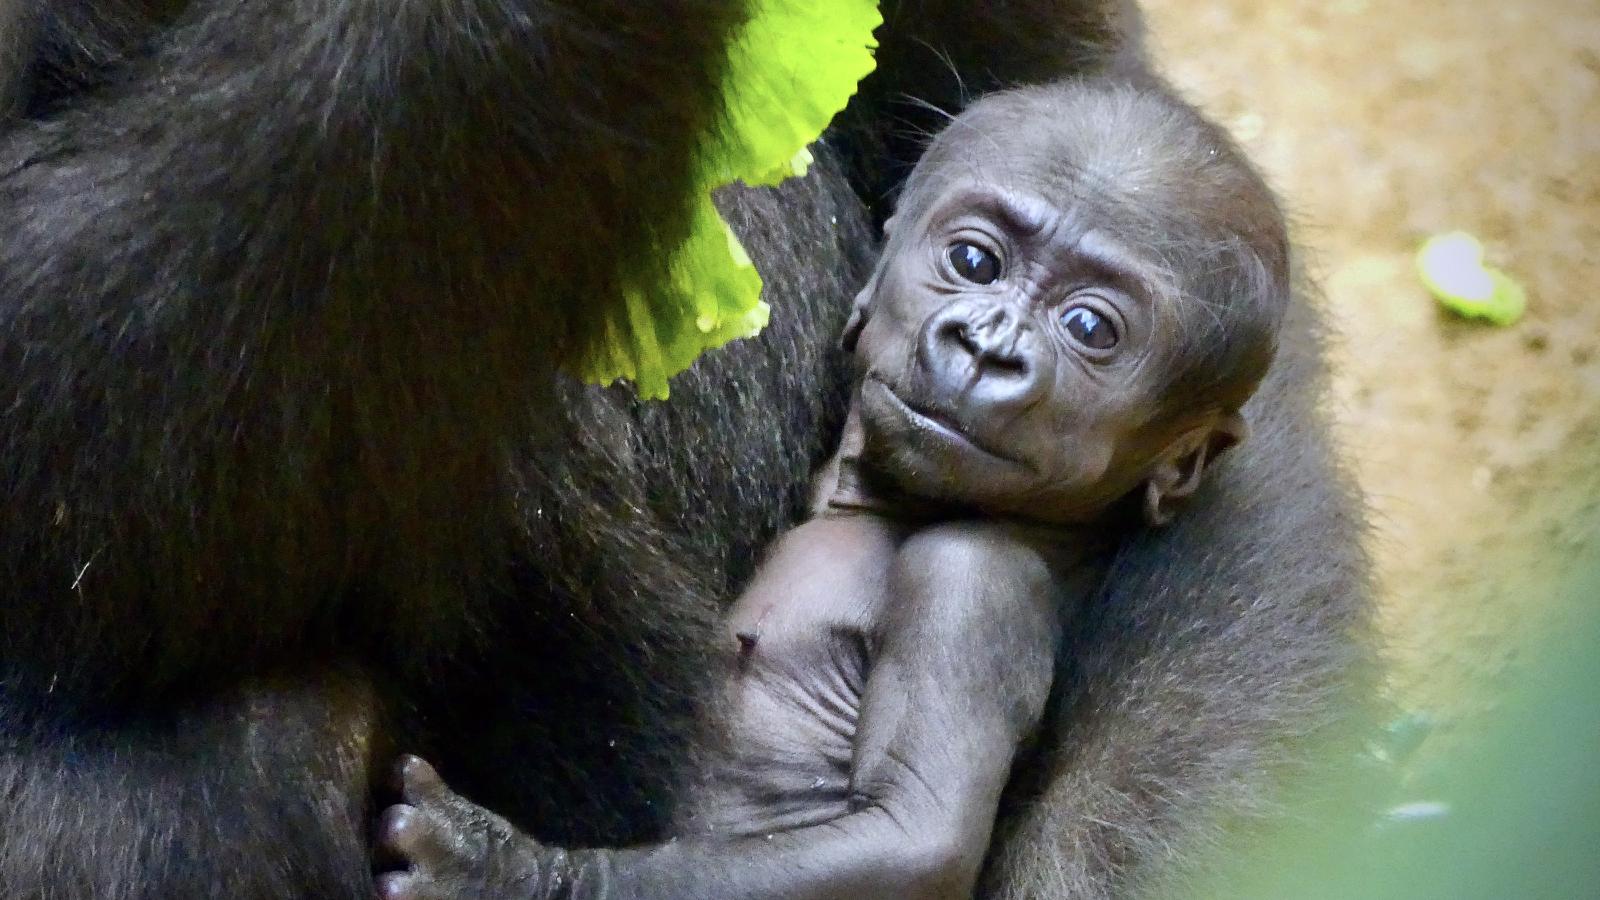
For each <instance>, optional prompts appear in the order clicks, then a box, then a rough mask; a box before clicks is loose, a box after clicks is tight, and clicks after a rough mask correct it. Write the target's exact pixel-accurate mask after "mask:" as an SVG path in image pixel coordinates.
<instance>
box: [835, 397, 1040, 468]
mask: <svg viewBox="0 0 1600 900" xmlns="http://www.w3.org/2000/svg"><path fill="white" fill-rule="evenodd" d="M873 387H876V388H877V389H878V390H881V391H882V392H883V395H884V396H885V397H886V398H888V400H889V403H890V405H892V406H893V407H894V408H895V409H896V410H898V411H899V413H900V415H902V416H904V417H905V419H906V420H907V421H908V422H910V423H911V425H912V427H914V428H917V429H919V430H922V431H926V432H930V433H932V434H935V435H937V436H938V437H941V438H943V439H944V440H946V441H948V442H951V443H956V444H961V445H964V446H966V447H968V448H971V449H972V450H976V451H977V452H979V453H982V454H984V455H985V456H992V457H994V458H995V459H999V460H1004V461H1005V462H1008V463H1011V464H1012V465H1017V466H1022V467H1024V468H1030V467H1029V466H1028V464H1027V463H1026V462H1025V461H1023V460H1020V459H1018V458H1016V457H1015V456H1012V455H1010V454H1008V453H1003V452H1001V451H999V450H996V449H994V448H993V447H990V446H989V445H988V444H986V443H984V442H983V441H981V440H979V439H978V438H977V437H975V436H973V434H972V432H970V431H968V430H967V429H966V427H965V426H963V425H962V424H961V423H960V422H959V421H957V420H956V419H955V417H953V416H951V415H950V414H948V413H945V412H942V411H940V410H937V409H934V408H932V407H929V406H925V405H923V404H921V403H916V404H913V403H911V402H909V401H907V400H905V399H904V398H903V397H901V396H900V394H899V393H898V392H896V391H895V389H894V388H892V387H890V386H889V384H888V382H886V381H884V380H883V379H882V378H880V377H878V376H877V375H875V374H869V375H868V376H867V383H866V385H864V386H863V390H869V389H871V388H873Z"/></svg>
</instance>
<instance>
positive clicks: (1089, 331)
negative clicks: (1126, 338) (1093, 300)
mask: <svg viewBox="0 0 1600 900" xmlns="http://www.w3.org/2000/svg"><path fill="white" fill-rule="evenodd" d="M1061 324H1063V325H1065V326H1066V328H1067V333H1068V334H1070V335H1072V339H1073V340H1075V341H1077V342H1078V343H1080V344H1082V345H1084V346H1085V347H1088V348H1089V349H1090V350H1110V349H1111V348H1112V347H1115V346H1116V345H1117V331H1116V329H1115V328H1112V327H1111V323H1110V322H1107V321H1106V319H1105V317H1104V316H1102V315H1100V314H1099V313H1097V312H1095V311H1094V310H1092V309H1090V308H1089V307H1087V306H1074V307H1072V308H1071V309H1069V310H1067V311H1066V312H1064V313H1062V314H1061Z"/></svg>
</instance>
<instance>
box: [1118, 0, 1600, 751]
mask: <svg viewBox="0 0 1600 900" xmlns="http://www.w3.org/2000/svg"><path fill="white" fill-rule="evenodd" d="M1145 6H1146V9H1147V11H1148V15H1149V19H1150V26H1151V31H1152V38H1153V49H1154V51H1155V54H1156V56H1157V58H1158V59H1160V60H1162V62H1163V65H1164V67H1165V69H1166V71H1167V72H1168V74H1169V75H1170V76H1171V77H1172V78H1173V79H1174V80H1175V81H1176V82H1177V83H1178V85H1179V86H1180V87H1181V88H1182V89H1183V90H1184V91H1185V92H1186V93H1187V94H1188V95H1189V96H1190V97H1191V98H1192V99H1194V100H1195V101H1196V102H1198V103H1200V104H1201V105H1202V106H1203V107H1204V108H1205V109H1207V110H1208V111H1209V112H1210V114H1211V115H1213V116H1214V117H1215V118H1217V119H1218V120H1219V121H1222V122H1224V123H1226V124H1227V125H1228V126H1229V127H1230V128H1231V129H1232V131H1233V132H1234V134H1235V135H1236V136H1237V137H1238V138H1239V139H1240V140H1241V141H1242V143H1243V144H1244V145H1245V146H1246V147H1247V149H1248V150H1249V151H1250V152H1251V154H1252V155H1253V156H1254V158H1255V159H1256V160H1258V161H1259V162H1260V163H1261V164H1262V166H1263V167H1264V169H1265V170H1266V171H1267V172H1268V174H1269V176H1270V177H1271V179H1272V180H1273V182H1274V184H1275V185H1276V186H1277V187H1278V189H1279V190H1280V192H1281V193H1282V194H1283V196H1284V198H1285V202H1286V204H1287V205H1288V207H1289V208H1290V209H1291V210H1292V211H1293V214H1294V217H1295V218H1296V220H1297V226H1298V233H1299V238H1300V240H1301V241H1302V243H1304V244H1305V245H1306V246H1307V247H1308V248H1310V251H1311V254H1312V256H1311V265H1312V271H1314V272H1315V273H1317V275H1318V277H1319V280H1320V281H1321V283H1322V284H1323V286H1324V287H1325V290H1326V294H1327V304H1328V309H1329V311H1330V313H1331V317H1332V319H1333V322H1334V324H1335V327H1336V328H1337V330H1338V332H1339V338H1338V344H1337V346H1336V348H1335V367H1336V372H1335V391H1334V398H1333V400H1334V404H1335V410H1334V413H1335V416H1336V418H1337V420H1338V422H1339V427H1340V438H1341V440H1342V442H1343V445H1344V447H1345V450H1346V454H1347V456H1348V458H1349V460H1350V462H1351V465H1352V467H1353V469H1354V471H1355V473H1356V475H1357V478H1358V480H1359V481H1360V483H1361V486H1362V487H1363V489H1364V490H1365V492H1366V494H1367V496H1368V498H1369V502H1370V504H1371V507H1372V510H1373V513H1374V522H1375V531H1374V534H1373V536H1372V550H1373V554H1374V557H1375V560H1376V563H1377V571H1378V576H1379V579H1380V588H1381V618H1382V626H1383V629H1384V632H1385V634H1386V635H1387V637H1388V639H1389V641H1390V645H1391V650H1392V659H1393V672H1392V678H1391V683H1392V685H1393V689H1394V694H1395V697H1396V699H1397V700H1398V701H1399V702H1400V703H1401V704H1402V705H1403V706H1405V707H1407V708H1409V709H1413V710H1422V711H1425V712H1427V713H1428V714H1430V715H1434V716H1437V717H1439V718H1441V719H1442V720H1445V721H1452V720H1460V719H1462V718H1464V717H1471V716H1473V715H1476V714H1478V713H1481V712H1483V711H1485V710H1488V709H1492V707H1493V704H1494V697H1495V691H1494V690H1493V687H1494V686H1495V685H1496V684H1499V683H1503V682H1505V681H1506V680H1507V679H1508V677H1510V676H1513V675H1514V674H1515V671H1516V667H1517V665H1518V662H1519V660H1520V659H1526V658H1528V656H1529V655H1530V654H1533V653H1537V650H1538V646H1539V640H1540V638H1541V636H1542V635H1544V634H1546V633H1547V631H1546V629H1548V628H1549V627H1559V625H1560V624H1561V621H1562V618H1563V617H1565V616H1571V615H1575V614H1577V612H1578V610H1579V607H1580V604H1585V603H1587V604H1594V603H1600V598H1594V597H1581V596H1580V597H1574V596H1570V591H1569V592H1568V593H1567V594H1563V593H1562V591H1561V590H1560V589H1559V586H1560V585H1561V584H1562V583H1563V582H1564V578H1565V576H1567V575H1570V574H1573V573H1576V572H1579V571H1595V570H1596V569H1597V562H1600V528H1597V522H1600V512H1597V507H1600V464H1597V463H1600V296H1597V294H1600V287H1597V285H1600V3H1597V2H1595V0H1530V2H1527V3H1524V4H1515V3H1510V4H1491V3H1487V2H1479V0H1469V2H1459V3H1430V2H1421V0H1282V2H1264V0H1207V2H1193V0H1147V2H1146V3H1145ZM1457 228H1460V229H1465V230H1467V231H1470V232H1472V233H1473V234H1475V235H1477V236H1478V237H1479V238H1480V239H1481V240H1482V241H1483V242H1484V244H1485V245H1486V247H1487V248H1488V256H1489V258H1490V262H1491V263H1492V264H1495V265H1498V266H1500V267H1502V268H1504V269H1506V270H1507V271H1508V272H1510V273H1511V274H1512V275H1514V276H1515V277H1517V278H1518V279H1519V280H1521V282H1522V283H1523V285H1524V286H1525V287H1526V288H1527V291H1528V295H1529V311H1528V315H1527V316H1526V317H1525V318H1524V319H1523V320H1522V321H1521V322H1520V323H1518V324H1516V325H1514V326H1512V327H1509V328H1495V327H1491V326H1483V325H1476V324H1471V323H1467V322H1463V321H1460V320H1457V319H1455V318H1453V317H1451V316H1450V315H1448V314H1445V313H1443V312H1442V311H1440V310H1439V309H1437V308H1436V305H1435V304H1434V303H1433V301H1432V300H1431V299H1430V298H1429V296H1428V295H1427V294H1426V293H1425V291H1424V290H1423V288H1422V287H1421V285H1420V283H1419V282H1418V281H1417V279H1416V276H1415V274H1414V269H1413V266H1412V255H1413V252H1414V250H1415V248H1416V246H1417V245H1418V243H1419V242H1420V241H1421V240H1422V239H1423V238H1424V237H1426V236H1427V235H1429V234H1432V233H1436V232H1440V231H1448V230H1452V229H1457ZM1485 688H1488V689H1485Z"/></svg>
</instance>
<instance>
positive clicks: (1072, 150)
mask: <svg viewBox="0 0 1600 900" xmlns="http://www.w3.org/2000/svg"><path fill="white" fill-rule="evenodd" d="M961 180H968V181H971V180H979V181H983V182H987V183H990V184H993V185H996V186H1000V187H1008V188H1011V189H1014V190H1017V191H1019V192H1027V193H1029V194H1032V195H1034V196H1037V197H1039V198H1042V199H1044V200H1045V201H1047V202H1049V203H1050V204H1051V205H1053V206H1054V207H1056V208H1057V209H1058V210H1061V211H1063V212H1071V213H1073V214H1074V215H1077V216H1090V217H1093V218H1096V219H1098V220H1099V221H1100V223H1101V224H1102V225H1104V224H1108V223H1115V224H1116V225H1117V226H1118V230H1119V231H1121V232H1123V234H1124V237H1125V239H1128V240H1141V239H1146V240H1151V241H1157V240H1159V241H1170V240H1172V239H1175V238H1180V239H1181V238H1193V239H1195V240H1205V239H1214V238H1222V237H1228V236H1232V235H1240V236H1242V237H1245V240H1246V242H1247V243H1252V244H1254V243H1256V242H1257V239H1258V238H1260V237H1265V236H1264V235H1259V234H1256V232H1258V231H1259V230H1260V227H1261V224H1262V223H1263V222H1267V223H1270V222H1274V221H1276V219H1277V215H1276V206H1275V204H1274V203H1273V201H1272V199H1271V194H1270V191H1268V190H1267V188H1266V186H1265V185H1264V184H1262V183H1261V182H1260V180H1259V179H1258V178H1257V177H1256V175H1255V173H1254V171H1253V170H1252V169H1251V168H1250V166H1249V165H1248V163H1246V162H1245V160H1244V158H1243V157H1242V155H1240V154H1239V153H1238V151H1237V150H1236V149H1235V148H1234V147H1233V145H1232V143H1231V142H1230V141H1229V140H1228V138H1227V137H1226V135H1225V134H1223V133H1222V132H1221V131H1220V130H1218V129H1217V128H1215V127H1214V126H1212V125H1211V124H1210V123H1208V122H1206V121H1205V120H1204V119H1203V118H1201V117H1200V116H1199V115H1198V114H1197V113H1195V112H1194V111H1193V110H1191V109H1189V108H1188V107H1187V106H1185V105H1184V104H1182V103H1181V102H1178V101H1176V100H1175V99H1174V98H1171V97H1169V96H1167V95H1165V94H1163V93H1160V92H1158V91H1154V90H1150V89H1144V88H1135V87H1132V86H1127V85H1103V84H1097V85H1093V86H1090V85H1084V84H1073V83H1069V84H1066V85H1061V86H1056V87H1051V88H1045V89H1029V90H1025V91H1012V92H1004V93H999V94H992V95H990V96H988V97H985V98H983V99H982V100H980V101H978V102H977V103H975V104H973V106H972V107H970V108H969V109H968V110H967V111H965V112H963V113H962V114H961V116H959V117H958V118H957V119H956V120H955V121H954V122H953V123H952V124H951V125H950V127H949V128H947V129H945V131H944V132H943V133H941V134H940V136H939V137H938V138H937V139H936V140H935V141H934V143H933V144H932V146H930V148H929V150H928V152H927V154H926V156H925V157H924V159H923V161H922V163H921V164H920V165H919V172H918V173H917V175H915V176H913V179H912V182H911V184H909V185H908V199H909V198H910V197H911V196H914V195H915V194H916V193H917V192H918V188H921V189H922V190H923V191H924V192H926V193H942V191H941V190H940V187H941V186H943V185H948V184H950V183H952V182H955V181H961Z"/></svg>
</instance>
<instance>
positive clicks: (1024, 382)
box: [917, 303, 1050, 407]
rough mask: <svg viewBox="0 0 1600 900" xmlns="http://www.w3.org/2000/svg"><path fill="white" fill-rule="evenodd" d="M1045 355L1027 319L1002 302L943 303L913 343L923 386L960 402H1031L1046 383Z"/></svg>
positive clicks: (1004, 404) (992, 404) (999, 404)
mask: <svg viewBox="0 0 1600 900" xmlns="http://www.w3.org/2000/svg"><path fill="white" fill-rule="evenodd" d="M1049 360H1050V358H1049V353H1048V348H1047V347H1044V346H1042V345H1041V342H1040V340H1039V335H1038V331H1037V330H1036V329H1035V328H1034V326H1033V322H1032V321H1031V320H1029V318H1028V317H1027V316H1026V315H1025V314H1022V313H1020V312H1018V311H1017V310H1014V309H1012V308H1011V306H1010V305H1008V304H1005V303H982V304H974V303H953V304H951V305H949V306H946V307H945V308H944V309H942V310H940V311H939V312H937V313H935V314H934V315H933V316H931V317H929V319H928V321H927V322H926V323H925V324H924V325H923V329H922V334H921V336H920V339H919V340H918V342H917V361H918V362H919V363H920V364H921V366H922V368H923V370H924V371H925V373H926V374H927V376H928V379H929V382H930V385H929V386H930V387H932V388H934V389H936V390H937V391H938V392H939V393H940V394H942V395H944V396H945V397H948V398H949V399H951V400H955V401H959V402H960V403H961V404H963V405H966V404H971V403H977V404H980V405H983V406H990V407H1012V406H1017V405H1022V404H1026V403H1030V402H1032V401H1033V400H1034V399H1036V398H1037V397H1038V393H1039V391H1040V390H1043V389H1045V388H1046V387H1047V386H1048V384H1049V372H1048V371H1047V370H1048V369H1049Z"/></svg>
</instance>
